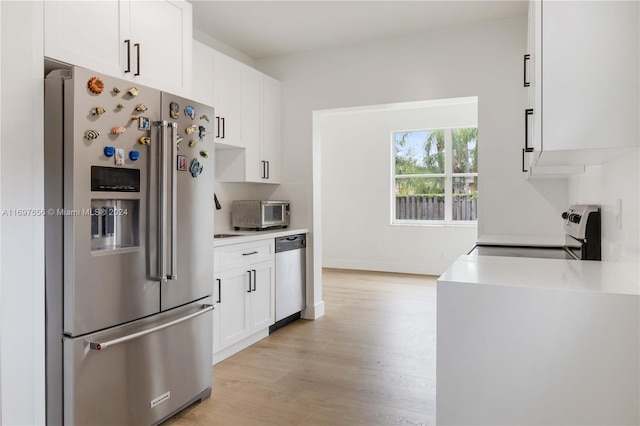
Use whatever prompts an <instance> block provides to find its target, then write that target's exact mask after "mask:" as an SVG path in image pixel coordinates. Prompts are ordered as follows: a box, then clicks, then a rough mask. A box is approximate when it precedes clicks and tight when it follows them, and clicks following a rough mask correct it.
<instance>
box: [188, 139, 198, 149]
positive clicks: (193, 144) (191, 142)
mask: <svg viewBox="0 0 640 426" xmlns="http://www.w3.org/2000/svg"><path fill="white" fill-rule="evenodd" d="M194 146H198V142H196V141H194V140H193V139H191V140H190V141H189V148H193V147H194Z"/></svg>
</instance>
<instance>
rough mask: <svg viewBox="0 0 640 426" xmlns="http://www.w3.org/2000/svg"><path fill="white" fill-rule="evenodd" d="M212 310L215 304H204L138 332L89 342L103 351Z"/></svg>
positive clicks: (94, 347)
mask: <svg viewBox="0 0 640 426" xmlns="http://www.w3.org/2000/svg"><path fill="white" fill-rule="evenodd" d="M212 310H213V305H202V308H201V309H200V310H199V311H197V312H194V313H191V314H189V315H185V316H183V317H180V318H177V319H174V320H173V321H168V322H165V323H164V324H160V325H158V326H156V327H153V328H150V329H148V330H142V331H138V332H137V333H131V334H127V335H126V336H122V337H118V338H117V339H112V340H107V341H106V342H89V347H90V348H91V349H92V350H94V351H103V350H105V349H107V348H110V347H111V346H115V345H119V344H120V343H125V342H128V341H131V340H135V339H138V338H140V337H143V336H146V335H148V334H151V333H155V332H156V331H160V330H164V329H165V328H169V327H172V326H174V325H176V324H180V323H181V322H185V321H188V320H190V319H192V318H195V317H198V316H200V315H204V314H206V313H207V312H209V311H212Z"/></svg>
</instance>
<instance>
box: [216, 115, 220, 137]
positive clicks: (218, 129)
mask: <svg viewBox="0 0 640 426" xmlns="http://www.w3.org/2000/svg"><path fill="white" fill-rule="evenodd" d="M216 138H217V139H220V117H216Z"/></svg>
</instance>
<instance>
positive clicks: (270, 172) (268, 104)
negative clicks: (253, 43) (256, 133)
mask: <svg viewBox="0 0 640 426" xmlns="http://www.w3.org/2000/svg"><path fill="white" fill-rule="evenodd" d="M281 90H282V84H281V83H280V82H279V81H278V80H276V79H274V78H271V77H269V76H266V75H265V76H263V77H262V117H261V118H262V140H261V145H260V161H261V163H260V166H261V167H262V168H264V167H265V166H266V173H264V174H263V175H262V179H263V180H264V181H266V182H269V183H279V182H280V157H281V155H280V138H281V133H280V129H281V121H280V120H281V118H280V117H281V116H280V111H281V105H282V100H281Z"/></svg>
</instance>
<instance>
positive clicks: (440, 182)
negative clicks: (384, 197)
mask: <svg viewBox="0 0 640 426" xmlns="http://www.w3.org/2000/svg"><path fill="white" fill-rule="evenodd" d="M392 138H393V142H392V143H393V154H394V157H395V163H394V168H393V180H394V182H393V188H394V189H393V203H392V204H393V220H392V223H395V224H403V223H404V224H408V223H411V224H419V223H425V224H428V223H434V222H435V223H463V222H466V223H469V222H473V221H476V220H477V202H478V129H477V128H475V127H473V128H461V129H438V130H414V131H406V132H394V133H393V134H392Z"/></svg>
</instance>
